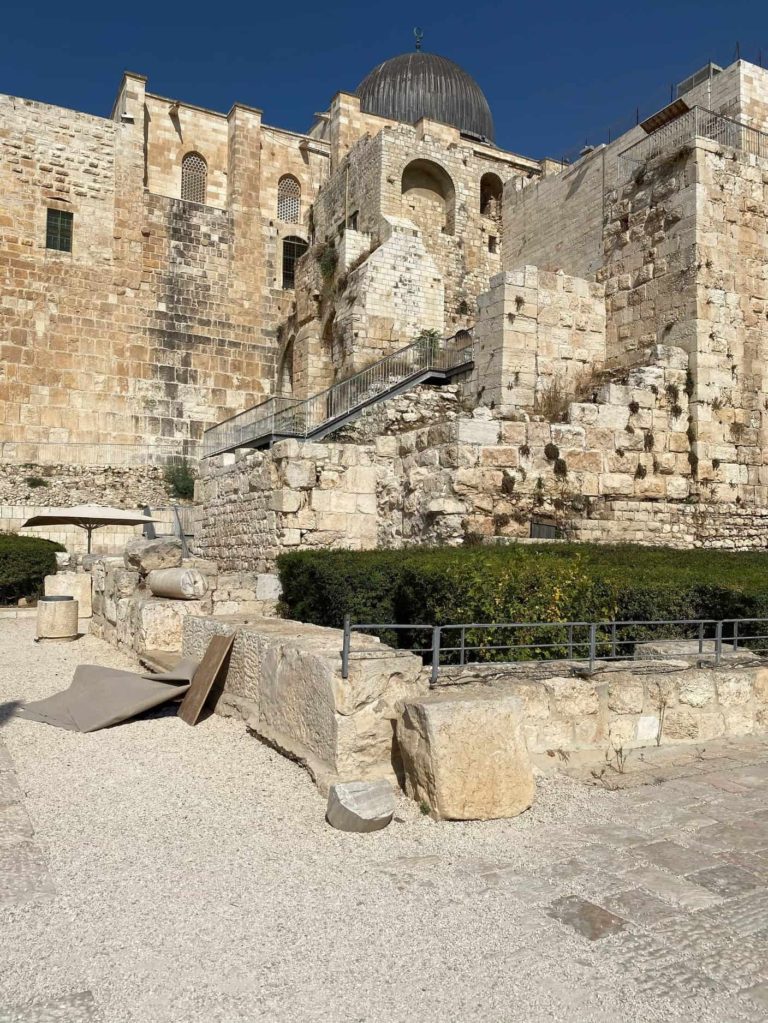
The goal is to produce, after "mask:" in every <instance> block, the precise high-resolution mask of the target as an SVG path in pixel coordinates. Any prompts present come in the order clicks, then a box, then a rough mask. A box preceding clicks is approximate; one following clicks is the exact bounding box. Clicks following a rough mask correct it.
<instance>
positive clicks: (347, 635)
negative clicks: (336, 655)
mask: <svg viewBox="0 0 768 1023" xmlns="http://www.w3.org/2000/svg"><path fill="white" fill-rule="evenodd" d="M351 638H352V629H351V627H350V621H349V615H344V638H343V639H342V642H341V677H342V678H349V646H350V640H351Z"/></svg>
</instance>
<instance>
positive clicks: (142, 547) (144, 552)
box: [124, 537, 182, 575]
mask: <svg viewBox="0 0 768 1023" xmlns="http://www.w3.org/2000/svg"><path fill="white" fill-rule="evenodd" d="M124 557H125V567H126V568H135V569H138V570H139V572H141V574H142V575H147V574H148V573H149V572H151V571H153V570H154V569H156V568H181V561H182V550H181V540H176V539H173V538H165V539H162V540H144V539H141V538H139V537H137V538H136V539H135V540H129V541H128V543H127V544H126V545H125V554H124Z"/></svg>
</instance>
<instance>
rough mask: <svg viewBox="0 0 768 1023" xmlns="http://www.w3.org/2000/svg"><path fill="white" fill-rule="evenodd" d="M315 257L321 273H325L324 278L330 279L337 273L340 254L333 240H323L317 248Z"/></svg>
mask: <svg viewBox="0 0 768 1023" xmlns="http://www.w3.org/2000/svg"><path fill="white" fill-rule="evenodd" d="M315 259H316V260H317V265H318V266H319V267H320V273H321V274H322V275H323V278H324V280H326V281H329V280H331V278H332V277H333V275H334V274H335V273H336V267H337V266H338V264H339V254H338V252H337V251H336V248H335V247H334V244H333V242H330V241H328V242H323V243H322V245H318V246H317V248H316V249H315Z"/></svg>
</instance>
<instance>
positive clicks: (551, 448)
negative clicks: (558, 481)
mask: <svg viewBox="0 0 768 1023" xmlns="http://www.w3.org/2000/svg"><path fill="white" fill-rule="evenodd" d="M544 457H545V458H546V459H547V461H548V462H555V461H557V459H558V458H559V457H560V448H559V447H558V446H557V444H553V443H552V442H551V441H550V443H549V444H547V445H546V447H545V448H544Z"/></svg>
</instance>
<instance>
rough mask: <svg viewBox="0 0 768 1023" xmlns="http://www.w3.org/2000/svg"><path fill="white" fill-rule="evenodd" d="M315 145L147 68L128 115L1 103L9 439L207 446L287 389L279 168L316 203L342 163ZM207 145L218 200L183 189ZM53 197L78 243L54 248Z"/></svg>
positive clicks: (0, 291) (2, 297) (0, 388)
mask: <svg viewBox="0 0 768 1023" xmlns="http://www.w3.org/2000/svg"><path fill="white" fill-rule="evenodd" d="M301 142H302V137H301V136H295V135H291V134H290V133H281V132H280V131H278V130H277V129H266V128H264V129H262V126H261V118H260V114H259V112H258V111H253V110H251V109H250V108H247V107H240V106H237V107H234V108H233V110H232V111H231V112H230V114H229V116H228V117H226V116H224V115H221V114H214V113H212V112H211V111H204V110H201V109H199V108H195V107H189V106H183V105H182V106H180V105H179V104H173V103H172V102H171V101H170V100H162V99H161V98H159V97H156V96H151V95H150V94H148V93H146V91H145V82H144V79H143V78H141V77H140V76H134V75H128V76H126V78H125V79H124V82H123V86H122V90H121V93H120V96H119V98H118V102H117V104H116V107H115V113H114V119H110V120H106V119H102V118H98V117H92V116H89V115H85V114H78V113H74V112H72V111H65V110H60V109H58V108H56V107H50V106H46V105H44V104H40V103H33V102H31V101H28V100H18V99H15V98H13V97H0V156H1V157H2V158H1V159H0V181H1V182H2V191H3V194H4V196H5V199H6V203H5V209H4V215H3V217H2V219H0V303H2V304H1V305H0V309H1V310H2V315H3V325H4V341H5V344H4V347H3V364H4V367H5V368H4V373H3V376H2V379H0V402H2V408H3V412H4V417H3V418H4V422H5V424H6V428H5V432H4V434H3V437H2V439H3V440H11V441H24V442H26V443H30V442H41V443H44V444H45V443H51V442H73V441H74V442H78V443H86V444H88V443H105V442H107V443H120V444H137V443H138V444H151V443H152V442H153V441H154V440H155V439H157V438H163V439H165V440H166V441H172V442H175V443H176V451H177V453H182V452H184V451H187V450H188V451H190V452H192V451H194V448H195V446H196V444H197V442H198V441H199V439H200V436H201V434H202V430H203V429H204V427H206V426H209V425H211V424H212V423H214V422H216V421H218V420H220V419H222V418H225V417H226V416H227V415H228V414H230V413H231V412H235V411H238V410H240V409H241V408H242V407H243V405H247V404H253V403H254V402H255V401H256V400H257V399H258V396H259V395H262V394H265V393H269V392H270V391H271V390H272V387H273V383H274V375H275V362H276V347H277V342H276V332H277V324H278V322H279V320H280V318H281V317H282V316H283V315H285V312H286V310H287V309H288V308H289V307H290V302H291V301H292V295H289V294H288V293H287V292H285V291H284V289H283V282H282V278H281V269H280V260H281V252H280V245H279V241H278V240H279V236H280V231H281V226H280V225H279V223H278V222H277V220H276V214H277V204H276V192H277V182H278V178H279V177H280V175H281V174H284V173H287V172H294V173H296V174H298V176H299V179H300V180H301V181H302V183H303V189H304V191H303V195H304V197H305V198H304V200H303V201H304V206H305V208H307V206H308V200H311V198H312V196H313V194H314V192H315V190H316V188H317V187H318V185H319V183H320V181H321V180H322V178H323V176H324V172H325V168H326V167H327V146H324V145H323V144H322V143H320V142H316V143H312V152H311V153H309V154H306V153H305V154H302V152H301V151H300V144H301ZM262 146H264V148H265V149H266V151H267V153H268V154H269V157H270V160H269V163H268V164H265V166H264V168H263V169H262V165H261V163H260V161H259V152H260V150H261V148H262ZM190 151H195V152H198V153H199V154H201V156H202V162H203V165H204V166H205V170H206V180H205V185H204V186H203V187H204V189H205V191H204V195H205V200H204V202H199V201H190V200H189V199H188V198H186V197H185V196H183V195H182V194H181V187H182V186H181V163H182V161H183V157H184V154H186V153H189V152H190ZM264 204H268V205H264ZM50 209H52V210H54V211H63V212H64V213H66V214H72V218H73V219H72V246H71V251H56V250H54V249H52V248H47V247H46V240H47V239H46V217H47V215H48V213H47V211H48V210H50ZM291 231H292V232H293V233H296V232H299V233H301V232H302V229H301V227H300V226H296V227H295V228H293V227H292V228H291Z"/></svg>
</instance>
